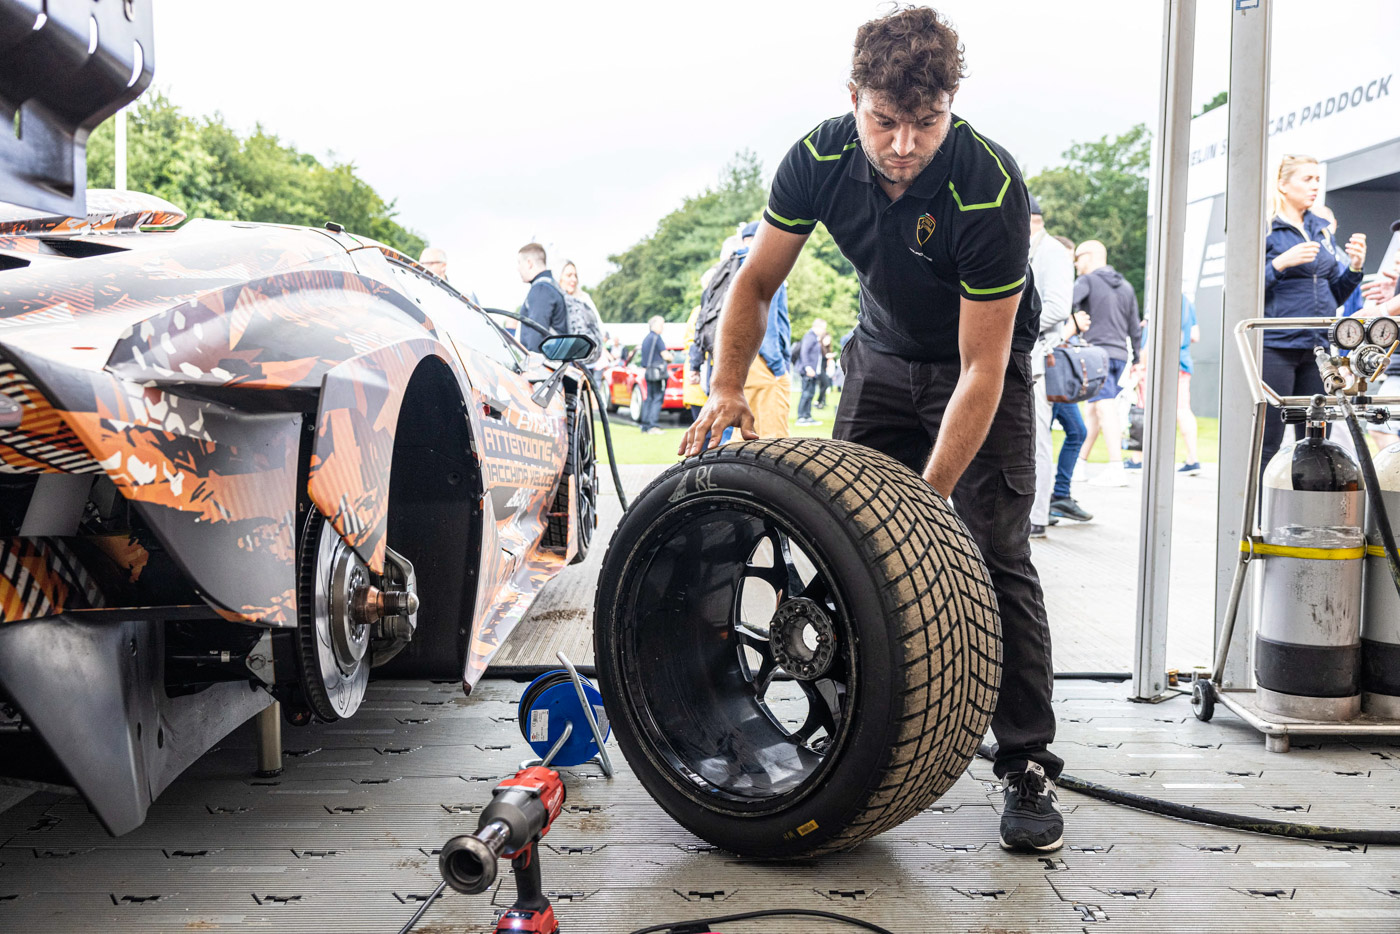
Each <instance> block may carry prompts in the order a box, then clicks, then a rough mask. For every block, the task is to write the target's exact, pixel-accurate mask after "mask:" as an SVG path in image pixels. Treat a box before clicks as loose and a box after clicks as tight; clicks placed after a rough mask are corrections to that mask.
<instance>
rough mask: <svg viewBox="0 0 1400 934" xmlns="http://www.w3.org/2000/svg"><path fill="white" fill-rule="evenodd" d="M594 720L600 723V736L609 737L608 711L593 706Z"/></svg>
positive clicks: (595, 705)
mask: <svg viewBox="0 0 1400 934" xmlns="http://www.w3.org/2000/svg"><path fill="white" fill-rule="evenodd" d="M593 719H594V720H597V721H598V734H599V735H600V736H607V735H608V714H607V711H605V710H603V708H602V707H599V706H598V705H597V704H594V705H593Z"/></svg>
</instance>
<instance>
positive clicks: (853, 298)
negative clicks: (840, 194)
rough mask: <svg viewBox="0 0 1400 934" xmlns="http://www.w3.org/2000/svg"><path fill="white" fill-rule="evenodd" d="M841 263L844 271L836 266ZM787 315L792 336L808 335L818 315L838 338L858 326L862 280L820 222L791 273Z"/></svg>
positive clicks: (789, 276)
mask: <svg viewBox="0 0 1400 934" xmlns="http://www.w3.org/2000/svg"><path fill="white" fill-rule="evenodd" d="M837 262H839V263H840V264H841V265H843V266H844V267H845V271H843V270H842V269H841V268H839V267H838V266H836V265H835V264H836V263H837ZM787 286H788V315H789V317H790V318H791V320H792V336H793V339H794V340H795V339H797V338H798V337H800V336H801V335H802V334H805V333H806V332H807V331H808V330H809V329H810V328H811V327H812V322H813V321H815V320H816V319H817V318H822V319H825V321H826V323H827V325H828V326H829V329H830V331H831V333H832V334H833V335H835V336H837V337H840V336H841V335H843V334H845V333H846V332H847V331H849V330H850V329H851V328H853V327H855V326H856V312H857V311H859V310H860V283H859V282H858V281H857V280H856V276H855V269H854V267H852V266H851V264H850V263H848V262H847V261H846V257H844V256H842V255H841V251H840V250H838V249H837V248H836V241H835V240H833V239H831V234H829V233H828V232H827V230H826V227H824V226H822V225H821V224H818V225H817V229H816V230H814V231H812V236H810V237H808V238H807V244H806V246H804V247H803V248H802V253H801V254H800V255H799V256H798V257H797V263H796V264H795V265H794V266H793V267H792V272H791V273H790V274H789V275H788V279H787Z"/></svg>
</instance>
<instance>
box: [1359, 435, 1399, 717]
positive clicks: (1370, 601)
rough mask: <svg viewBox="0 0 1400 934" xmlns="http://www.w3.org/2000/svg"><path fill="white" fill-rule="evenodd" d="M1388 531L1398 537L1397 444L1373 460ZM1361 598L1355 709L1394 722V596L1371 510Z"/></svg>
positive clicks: (1396, 711)
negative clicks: (1358, 700) (1358, 691)
mask: <svg viewBox="0 0 1400 934" xmlns="http://www.w3.org/2000/svg"><path fill="white" fill-rule="evenodd" d="M1375 465H1376V479H1377V481H1379V485H1380V494H1381V499H1382V500H1383V501H1384V503H1385V511H1386V514H1387V516H1388V518H1389V519H1390V527H1391V530H1392V532H1393V533H1394V534H1395V535H1396V537H1397V538H1400V525H1397V523H1400V444H1392V445H1391V446H1390V447H1388V448H1386V449H1385V450H1383V451H1381V452H1380V453H1379V454H1377V455H1376V456H1375ZM1365 579H1366V595H1365V598H1364V599H1363V601H1362V604H1361V710H1362V711H1363V712H1364V713H1367V714H1370V715H1371V716H1375V717H1385V718H1387V719H1400V594H1397V593H1396V591H1395V582H1394V580H1393V579H1392V578H1391V576H1390V567H1389V564H1388V562H1387V561H1386V558H1385V545H1384V543H1383V542H1382V541H1381V535H1380V524H1379V522H1378V517H1377V515H1376V511H1375V509H1373V508H1371V505H1370V503H1369V502H1368V503H1367V509H1366V575H1365Z"/></svg>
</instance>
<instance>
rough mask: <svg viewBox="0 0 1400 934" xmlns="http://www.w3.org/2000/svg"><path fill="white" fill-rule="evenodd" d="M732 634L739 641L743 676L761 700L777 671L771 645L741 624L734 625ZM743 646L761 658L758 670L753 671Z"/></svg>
mask: <svg viewBox="0 0 1400 934" xmlns="http://www.w3.org/2000/svg"><path fill="white" fill-rule="evenodd" d="M734 635H735V637H736V638H737V640H738V642H739V646H740V648H739V654H740V657H741V658H743V661H744V677H745V679H746V680H748V681H750V682H751V683H752V684H753V686H754V694H755V696H757V697H758V699H759V700H762V699H763V695H764V694H767V693H768V686H769V685H770V684H772V683H773V676H774V675H775V674H777V673H778V663H777V661H775V660H774V658H773V647H772V645H770V644H769V642H768V640H767V639H764V638H762V637H761V636H760V635H758V634H757V633H756V632H754V631H753V630H752V629H749V628H748V627H747V626H742V624H741V626H736V627H735V629H734ZM745 648H748V649H752V650H753V651H754V652H755V653H756V654H757V655H758V656H759V658H761V659H762V661H761V662H759V665H758V671H754V670H753V668H752V667H751V665H750V664H749V660H748V657H747V656H746V655H745V654H744V651H743V650H744V649H745Z"/></svg>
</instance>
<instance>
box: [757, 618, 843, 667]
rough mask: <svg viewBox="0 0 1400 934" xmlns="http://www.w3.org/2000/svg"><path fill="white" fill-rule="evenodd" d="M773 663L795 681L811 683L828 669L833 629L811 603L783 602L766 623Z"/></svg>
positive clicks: (832, 651)
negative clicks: (770, 620) (771, 618)
mask: <svg viewBox="0 0 1400 934" xmlns="http://www.w3.org/2000/svg"><path fill="white" fill-rule="evenodd" d="M768 638H769V642H770V643H771V645H772V647H773V660H774V661H775V662H777V664H778V667H779V668H781V669H782V670H783V671H786V672H787V673H788V674H790V675H792V676H793V677H794V678H796V679H797V680H799V681H815V680H816V679H818V678H820V677H822V676H823V675H825V674H826V673H827V671H829V670H830V669H831V661H832V659H833V658H835V656H836V628H835V627H834V626H833V625H832V623H831V618H830V617H829V616H827V614H826V611H825V610H824V609H822V607H821V605H820V604H818V603H817V602H816V601H815V600H808V599H807V598H805V597H795V598H793V599H791V600H787V601H784V602H783V604H782V606H780V607H778V610H777V612H776V613H774V614H773V620H772V622H770V623H769V624H768Z"/></svg>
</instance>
